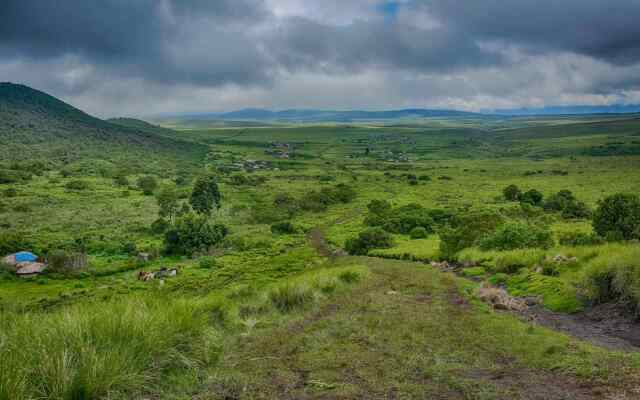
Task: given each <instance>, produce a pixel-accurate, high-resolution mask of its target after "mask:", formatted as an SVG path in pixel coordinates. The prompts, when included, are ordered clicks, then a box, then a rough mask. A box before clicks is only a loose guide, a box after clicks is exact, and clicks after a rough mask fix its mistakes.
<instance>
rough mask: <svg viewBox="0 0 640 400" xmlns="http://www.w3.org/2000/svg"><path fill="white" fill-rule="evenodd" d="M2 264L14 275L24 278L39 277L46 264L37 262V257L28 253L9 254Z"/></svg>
mask: <svg viewBox="0 0 640 400" xmlns="http://www.w3.org/2000/svg"><path fill="white" fill-rule="evenodd" d="M2 262H3V263H4V264H6V265H8V266H9V267H11V269H13V271H15V273H16V275H18V276H20V277H24V278H28V277H31V276H36V275H39V274H41V273H42V272H43V271H44V270H45V269H46V268H47V264H45V263H41V262H38V256H37V255H35V254H33V253H31V252H29V251H21V252H18V253H15V254H10V255H8V256H6V257H4V258H3V259H2Z"/></svg>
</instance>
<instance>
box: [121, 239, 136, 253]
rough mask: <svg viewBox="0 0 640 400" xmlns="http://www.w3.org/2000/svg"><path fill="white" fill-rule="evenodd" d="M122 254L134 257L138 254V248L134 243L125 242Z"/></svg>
mask: <svg viewBox="0 0 640 400" xmlns="http://www.w3.org/2000/svg"><path fill="white" fill-rule="evenodd" d="M122 252H123V253H124V254H129V255H134V254H136V253H137V252H138V246H136V244H135V243H134V242H126V243H124V244H123V245H122Z"/></svg>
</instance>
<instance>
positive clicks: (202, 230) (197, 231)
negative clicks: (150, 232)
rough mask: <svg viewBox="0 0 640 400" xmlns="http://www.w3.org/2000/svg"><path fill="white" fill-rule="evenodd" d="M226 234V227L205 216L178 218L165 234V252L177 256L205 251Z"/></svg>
mask: <svg viewBox="0 0 640 400" xmlns="http://www.w3.org/2000/svg"><path fill="white" fill-rule="evenodd" d="M227 233H228V229H227V227H226V226H224V225H222V224H214V223H212V222H210V221H209V218H208V217H207V216H205V215H197V214H194V213H189V214H187V215H185V216H183V217H180V218H178V219H177V221H176V223H175V224H174V225H173V226H172V227H171V229H169V230H168V231H167V232H166V233H165V239H164V242H165V251H166V252H167V253H168V254H179V255H193V254H194V253H196V252H199V251H207V250H209V249H210V248H211V247H213V246H215V245H216V244H218V243H220V242H221V241H222V239H224V238H225V236H227Z"/></svg>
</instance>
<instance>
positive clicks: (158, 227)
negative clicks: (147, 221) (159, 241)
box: [151, 218, 171, 235]
mask: <svg viewBox="0 0 640 400" xmlns="http://www.w3.org/2000/svg"><path fill="white" fill-rule="evenodd" d="M170 227H171V224H170V223H169V222H168V221H167V220H166V219H164V218H158V219H156V220H155V221H153V223H152V224H151V232H153V233H154V234H156V235H162V234H163V233H165V232H166V231H167V230H168V229H169V228H170Z"/></svg>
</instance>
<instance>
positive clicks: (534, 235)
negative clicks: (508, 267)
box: [480, 221, 554, 250]
mask: <svg viewBox="0 0 640 400" xmlns="http://www.w3.org/2000/svg"><path fill="white" fill-rule="evenodd" d="M553 245H554V241H553V234H552V232H551V230H550V229H549V228H548V227H540V226H537V225H531V224H527V223H524V222H518V221H513V222H507V223H506V224H504V225H501V226H500V227H498V229H496V231H495V232H493V233H491V234H489V235H487V236H486V237H484V238H483V239H482V240H481V242H480V247H481V248H482V249H483V250H515V249H525V248H543V249H547V248H550V247H551V246H553Z"/></svg>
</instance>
